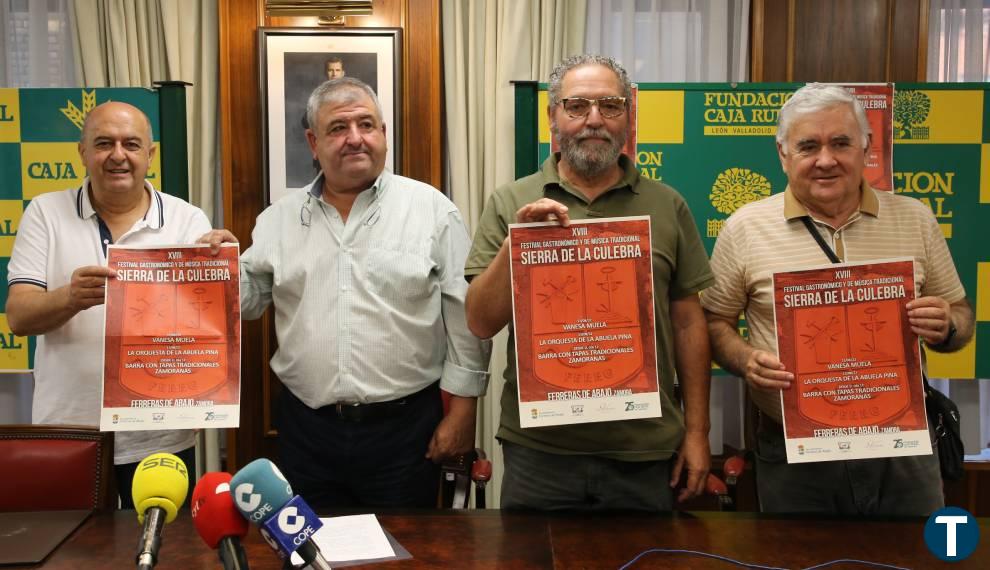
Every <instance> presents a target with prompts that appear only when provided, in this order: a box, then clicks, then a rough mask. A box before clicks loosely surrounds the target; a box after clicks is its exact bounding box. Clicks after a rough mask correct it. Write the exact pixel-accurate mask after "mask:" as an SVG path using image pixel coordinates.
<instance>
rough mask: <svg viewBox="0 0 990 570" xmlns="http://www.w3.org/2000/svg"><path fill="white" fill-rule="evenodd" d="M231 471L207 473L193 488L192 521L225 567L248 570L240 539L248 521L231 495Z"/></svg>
mask: <svg viewBox="0 0 990 570" xmlns="http://www.w3.org/2000/svg"><path fill="white" fill-rule="evenodd" d="M230 479H231V477H230V473H222V472H212V473H205V474H204V475H203V477H201V478H200V480H199V483H197V484H196V488H195V489H193V493H192V500H191V503H190V506H191V508H192V519H193V525H194V526H195V527H196V532H198V533H199V536H200V537H201V538H202V539H203V542H205V543H206V545H207V546H209V547H210V548H213V549H215V550H216V551H217V553H218V554H219V556H220V563H221V564H223V567H224V570H247V569H248V561H247V554H245V552H244V547H243V546H241V539H242V538H244V536H245V535H246V534H247V531H248V523H247V521H246V520H244V517H242V516H241V512H240V511H238V510H237V507H235V506H234V500H233V498H232V497H231V496H230Z"/></svg>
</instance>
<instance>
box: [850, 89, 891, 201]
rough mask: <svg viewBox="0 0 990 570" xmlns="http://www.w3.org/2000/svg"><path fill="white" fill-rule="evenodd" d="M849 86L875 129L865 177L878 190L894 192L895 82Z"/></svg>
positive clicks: (868, 152)
mask: <svg viewBox="0 0 990 570" xmlns="http://www.w3.org/2000/svg"><path fill="white" fill-rule="evenodd" d="M845 87H846V88H847V89H849V90H850V91H852V93H853V95H855V96H856V98H857V99H859V102H860V103H861V104H862V105H863V109H864V110H865V111H866V120H867V121H868V122H869V123H870V130H871V131H872V132H873V135H872V136H871V137H870V148H869V151H867V153H866V168H865V169H864V170H863V176H864V177H866V181H867V182H868V183H869V184H870V186H871V187H873V188H874V189H876V190H886V191H887V192H890V191H892V190H893V189H894V84H893V83H852V84H846V85H845Z"/></svg>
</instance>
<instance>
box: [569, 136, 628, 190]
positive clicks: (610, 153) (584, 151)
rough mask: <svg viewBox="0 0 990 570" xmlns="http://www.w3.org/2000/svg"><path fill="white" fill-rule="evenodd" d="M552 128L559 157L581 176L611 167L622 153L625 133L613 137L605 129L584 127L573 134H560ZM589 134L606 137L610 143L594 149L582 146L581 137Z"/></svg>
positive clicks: (592, 176)
mask: <svg viewBox="0 0 990 570" xmlns="http://www.w3.org/2000/svg"><path fill="white" fill-rule="evenodd" d="M552 130H554V131H555V132H554V135H556V136H557V140H558V141H560V154H561V157H563V159H564V160H566V161H567V164H568V165H569V166H570V167H571V169H572V170H573V171H574V172H575V173H576V174H578V175H579V176H581V177H582V178H595V177H597V176H599V175H601V174H603V173H604V172H606V171H607V170H608V169H609V168H612V167H613V166H614V165H615V164H616V162H617V161H618V160H619V155H620V154H622V147H624V146H625V145H626V134H625V133H622V134H621V135H620V136H618V137H613V136H612V135H611V134H610V133H609V132H608V131H606V130H605V129H585V130H583V131H581V132H580V133H578V134H576V135H574V136H561V135H560V132H559V130H557V129H556V128H554V129H552ZM591 136H595V137H603V138H606V139H608V140H609V141H610V142H611V144H609V145H606V146H605V147H604V148H596V149H590V148H586V147H583V146H582V145H581V141H582V139H584V138H587V137H591Z"/></svg>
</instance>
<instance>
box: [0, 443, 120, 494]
mask: <svg viewBox="0 0 990 570" xmlns="http://www.w3.org/2000/svg"><path fill="white" fill-rule="evenodd" d="M0 472H2V473H3V484H2V485H0V512H14V511H55V510H81V509H93V510H113V509H115V508H116V507H117V494H116V486H115V485H114V480H113V473H114V471H113V432H100V431H99V430H97V429H95V428H92V427H85V426H72V425H0Z"/></svg>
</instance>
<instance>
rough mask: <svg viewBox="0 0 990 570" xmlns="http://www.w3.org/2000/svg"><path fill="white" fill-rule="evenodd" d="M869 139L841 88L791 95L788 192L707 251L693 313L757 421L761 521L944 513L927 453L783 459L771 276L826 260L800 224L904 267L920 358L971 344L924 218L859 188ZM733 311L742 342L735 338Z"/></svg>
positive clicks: (934, 226)
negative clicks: (910, 281) (707, 268)
mask: <svg viewBox="0 0 990 570" xmlns="http://www.w3.org/2000/svg"><path fill="white" fill-rule="evenodd" d="M869 137H870V127H869V123H868V122H867V120H866V115H865V113H864V112H863V108H862V107H861V105H860V104H859V102H858V101H857V100H856V98H855V97H854V96H853V95H851V94H850V93H849V92H848V91H846V90H845V89H842V88H840V87H836V86H829V85H823V84H809V85H807V86H805V87H803V88H801V89H799V90H798V91H797V92H796V93H795V94H794V95H793V97H791V99H790V100H788V102H787V103H786V104H785V105H784V106H783V107H782V108H781V111H780V119H779V124H778V128H777V152H778V155H779V157H780V163H781V166H782V167H783V169H784V172H785V173H786V174H787V183H788V184H787V189H786V190H785V191H784V192H783V193H781V194H776V195H774V196H771V197H769V198H767V199H764V200H761V201H759V202H756V203H752V204H748V205H746V206H744V207H743V208H740V209H739V210H738V211H737V212H736V213H735V214H733V215H732V216H731V217H730V218H729V220H728V221H727V222H726V224H725V227H724V228H723V230H722V232H721V233H720V235H719V238H718V241H717V242H716V244H715V250H714V252H713V254H712V269H713V271H714V272H715V277H716V282H715V286H714V287H711V288H710V289H708V290H706V291H705V292H704V294H703V295H702V306H703V307H704V309H705V314H706V317H707V319H708V328H709V335H710V337H711V342H712V349H713V356H714V358H715V360H716V361H717V362H718V363H719V364H720V365H721V366H722V367H723V368H725V369H727V370H728V371H730V372H732V373H733V374H735V375H737V376H740V377H741V378H744V379H745V381H746V383H747V385H748V387H749V393H750V396H751V398H752V400H753V402H754V403H755V404H756V406H757V408H758V409H759V412H760V413H759V425H758V426H757V445H756V453H757V488H758V491H759V496H760V503H761V508H762V510H764V511H766V512H803V513H809V512H811V513H837V514H862V515H924V516H927V515H929V514H930V513H931V512H932V511H934V510H936V509H938V508H940V507H941V506H942V505H943V498H942V489H941V480H940V474H939V465H938V458H937V457H936V456H935V455H927V456H912V457H900V458H889V459H861V460H852V461H829V462H817V463H802V464H788V463H787V461H786V454H785V451H784V436H783V432H782V428H781V405H780V390H789V389H792V383H793V381H794V374H793V373H792V372H793V371H790V370H786V369H785V367H784V365H783V364H782V363H781V362H780V360H778V358H777V357H776V355H775V346H776V338H775V327H774V314H773V288H772V281H771V275H772V274H773V273H774V272H776V271H788V270H795V269H800V268H803V267H810V266H817V265H823V264H827V263H829V258H828V257H827V256H826V254H825V253H824V251H823V249H822V248H821V247H820V246H819V245H818V243H817V242H816V241H815V239H813V237H812V235H810V234H809V232H808V228H807V227H805V225H804V222H803V221H802V218H810V220H811V221H812V222H813V228H814V230H815V231H817V232H818V233H819V234H820V235H821V236H822V237H823V238H824V240H825V242H826V243H827V244H829V245H830V246H831V248H832V249H833V250H834V251H835V253H836V254H837V256H838V257H839V259H841V260H842V261H844V262H863V261H869V260H875V259H884V258H891V257H908V256H910V257H913V258H914V260H915V283H916V286H917V288H918V291H919V296H918V298H917V299H914V300H913V301H911V302H910V303H908V305H907V308H908V311H907V317H908V320H909V322H910V324H911V330H912V331H913V332H914V333H915V334H917V335H918V336H919V337H920V338H921V340H922V341H924V343H925V346H926V347H927V348H928V349H930V350H935V351H938V352H952V351H956V350H959V349H960V348H962V347H963V346H964V345H965V344H966V343H967V342H968V341H969V340H970V339H971V337H972V335H973V311H972V309H971V307H970V305H969V303H968V302H967V300H966V294H965V291H964V290H963V286H962V283H960V281H959V276H958V274H957V273H956V269H955V266H954V265H953V262H952V256H951V254H950V253H949V249H948V247H947V246H946V243H945V238H944V237H943V235H942V232H941V230H940V228H939V225H938V223H937V222H936V220H935V217H934V216H933V214H932V212H931V211H930V209H929V208H927V207H926V206H925V205H923V204H922V203H921V202H919V201H918V200H914V199H912V198H908V197H905V196H897V195H894V194H892V193H888V192H877V191H874V190H873V189H872V188H870V187H869V185H868V184H866V182H865V180H864V178H863V169H864V166H865V157H866V151H867V149H868V147H869V144H868V143H869ZM742 311H745V313H746V320H747V323H748V325H749V330H750V339H749V340H748V341H747V340H745V339H743V338H742V337H741V336H740V335H739V334H738V332H737V322H738V318H739V313H740V312H742Z"/></svg>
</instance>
